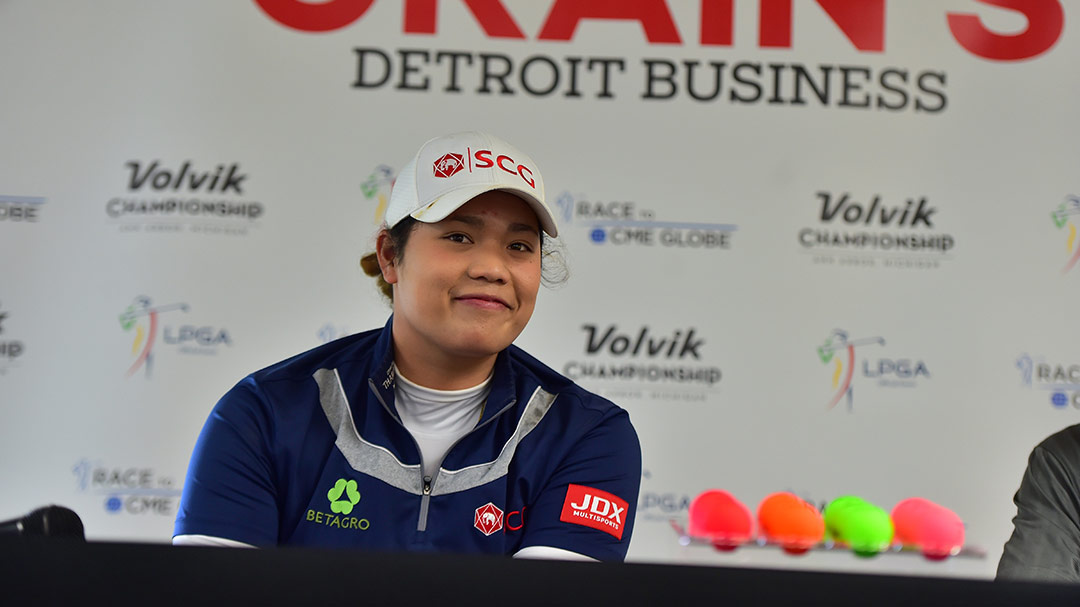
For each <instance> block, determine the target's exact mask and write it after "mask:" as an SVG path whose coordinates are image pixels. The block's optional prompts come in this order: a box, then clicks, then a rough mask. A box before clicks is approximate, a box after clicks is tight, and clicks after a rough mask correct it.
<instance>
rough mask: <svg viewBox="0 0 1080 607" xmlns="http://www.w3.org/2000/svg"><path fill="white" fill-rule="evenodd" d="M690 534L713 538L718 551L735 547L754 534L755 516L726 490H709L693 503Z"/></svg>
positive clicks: (691, 503)
mask: <svg viewBox="0 0 1080 607" xmlns="http://www.w3.org/2000/svg"><path fill="white" fill-rule="evenodd" d="M690 535H691V536H694V537H700V538H705V539H708V540H710V541H712V544H713V546H714V547H716V548H717V549H718V550H734V549H736V548H738V547H739V546H740V545H741V544H744V543H746V542H747V541H749V540H750V539H751V538H752V537H753V536H754V518H753V516H752V515H751V514H750V509H749V508H747V507H746V506H745V505H744V504H743V503H742V502H740V501H739V500H737V499H735V497H734V496H732V495H731V494H730V493H728V492H727V491H721V490H719V489H710V490H708V491H704V492H702V493H701V494H700V495H698V496H697V497H695V498H694V501H692V502H690Z"/></svg>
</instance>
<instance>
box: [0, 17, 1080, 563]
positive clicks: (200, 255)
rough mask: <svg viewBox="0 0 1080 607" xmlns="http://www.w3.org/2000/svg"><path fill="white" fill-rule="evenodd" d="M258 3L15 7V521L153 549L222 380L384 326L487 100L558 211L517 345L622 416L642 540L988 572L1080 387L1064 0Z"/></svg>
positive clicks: (5, 240)
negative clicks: (961, 556)
mask: <svg viewBox="0 0 1080 607" xmlns="http://www.w3.org/2000/svg"><path fill="white" fill-rule="evenodd" d="M262 5H263V6H264V7H265V8H262V7H260V6H259V5H258V4H256V3H255V2H250V1H246V0H233V1H230V2H218V1H212V0H199V1H195V0H190V1H187V2H137V1H131V0H109V1H105V0H102V1H100V2H94V3H83V2H31V1H29V0H0V77H2V82H3V92H2V93H0V140H2V141H3V143H4V145H2V146H0V259H2V260H3V262H2V264H0V416H2V417H0V420H2V423H3V428H4V430H3V440H2V441H0V462H2V463H0V466H2V476H0V478H2V480H3V491H0V514H2V515H4V516H0V518H10V517H14V516H17V515H19V514H22V513H24V512H26V511H29V510H30V509H32V508H34V507H36V506H39V505H42V504H46V503H60V504H65V505H68V506H70V507H72V508H74V509H75V510H76V511H77V512H78V513H79V514H80V515H81V516H82V517H83V519H84V521H85V523H86V527H87V533H88V536H89V537H90V538H92V539H117V540H138V541H148V542H166V541H168V539H169V536H170V534H171V529H172V520H173V516H174V515H175V507H176V502H177V499H178V495H179V491H180V489H181V485H182V482H183V476H184V471H185V469H186V465H187V459H188V456H189V454H190V450H191V448H192V445H193V443H194V440H195V437H196V436H197V433H198V431H199V428H200V427H201V425H202V423H203V420H204V419H205V417H206V415H207V413H208V412H209V410H210V407H211V406H212V405H213V403H214V402H215V401H216V400H217V398H218V397H219V396H220V395H221V394H223V393H224V392H225V391H226V390H227V389H228V388H229V387H230V386H231V385H232V384H233V383H235V382H236V381H237V380H238V379H240V378H241V377H242V376H244V375H245V374H247V373H248V372H250V371H252V370H255V369H257V368H261V367H263V366H265V365H268V364H270V363H272V362H275V361H277V360H279V359H282V358H284V357H286V356H289V355H291V354H294V353H296V352H299V351H302V350H305V349H308V348H310V347H313V346H315V345H317V344H319V343H320V342H322V341H325V340H327V339H331V338H334V337H337V336H341V335H345V334H347V333H351V332H355V331H360V330H364V329H368V328H372V327H376V326H381V324H382V323H383V322H384V321H385V318H386V316H387V315H388V314H389V308H388V307H387V306H386V305H385V304H384V303H383V302H382V301H381V300H380V298H379V296H378V295H377V293H376V290H375V287H374V284H373V282H372V281H371V280H370V279H369V278H367V277H365V276H363V274H362V272H361V271H360V270H359V267H358V260H359V258H360V257H361V256H362V255H363V254H364V253H365V252H366V251H368V250H369V249H370V245H371V237H372V235H373V233H374V230H375V226H376V218H377V216H378V215H377V214H378V212H379V208H378V207H379V201H380V200H381V199H384V198H385V196H386V195H387V194H388V191H389V186H388V183H389V179H391V178H392V176H393V174H394V173H395V171H396V170H397V169H398V168H400V167H401V166H402V165H403V164H404V163H405V162H406V161H407V160H408V158H409V157H410V156H411V154H412V153H413V152H414V151H415V149H416V148H417V147H418V146H419V145H420V144H421V143H422V142H423V141H424V140H426V139H428V138H430V137H432V136H435V135H438V134H442V133H447V132H452V131H456V130H463V129H470V128H480V129H484V130H488V131H491V132H493V133H496V134H498V135H499V136H501V137H503V138H505V139H507V140H509V141H511V142H513V143H515V144H516V145H518V146H519V147H521V148H522V149H525V150H527V151H528V152H529V153H530V155H532V156H533V158H534V159H535V160H536V161H537V163H538V164H539V165H540V166H541V167H542V168H543V171H544V177H545V181H546V183H547V184H548V190H549V193H550V195H551V196H552V199H553V200H556V201H557V207H558V209H559V210H560V212H561V213H563V217H562V223H563V228H562V231H563V233H564V236H563V238H562V240H563V241H564V243H565V246H566V247H567V250H568V258H569V264H570V268H571V273H572V277H571V279H570V280H569V282H568V283H567V284H566V285H565V286H563V287H562V288H558V289H554V290H551V291H546V290H545V291H544V292H543V293H542V295H541V300H540V304H539V305H538V308H537V312H536V315H535V316H534V318H533V321H532V323H531V324H530V325H529V328H528V329H527V330H526V332H525V333H524V334H523V335H522V336H521V338H520V339H519V340H518V344H519V345H521V346H523V347H525V348H526V349H528V350H529V351H530V352H532V353H533V354H535V355H537V356H538V357H539V358H541V359H542V360H544V361H546V362H548V364H550V365H551V366H553V367H554V368H556V369H558V370H560V371H562V372H564V373H566V374H568V375H570V376H571V377H574V378H575V379H577V380H578V381H579V382H580V383H581V384H582V385H584V386H585V387H587V388H589V389H592V390H595V391H597V392H599V393H601V394H605V395H607V396H609V397H610V398H612V399H613V400H615V401H616V402H618V403H619V404H620V405H622V406H623V407H625V408H626V409H628V410H629V411H630V413H631V418H632V420H633V422H634V424H635V426H636V428H637V430H638V433H639V435H640V437H641V441H642V447H643V452H644V462H645V469H646V471H645V475H644V478H643V479H642V493H641V496H640V499H639V512H638V523H637V527H636V530H635V536H634V541H633V544H632V545H631V549H630V558H631V559H634V560H639V561H668V562H671V561H676V562H702V563H706V562H707V563H716V564H729V565H731V564H738V565H750V566H770V567H772V566H776V567H793V568H813V569H828V570H862V571H885V572H906V573H916V574H928V575H960V576H976V577H988V576H992V575H993V571H994V568H995V567H996V563H997V557H998V556H999V554H1000V550H1001V546H1002V544H1003V542H1004V541H1005V540H1006V539H1007V537H1008V535H1009V533H1010V531H1011V523H1010V518H1011V517H1012V515H1013V514H1014V512H1015V508H1014V506H1013V505H1012V503H1011V497H1012V493H1013V492H1014V491H1015V489H1016V487H1017V486H1018V484H1019V481H1020V476H1021V474H1022V472H1023V469H1024V466H1025V463H1026V457H1027V454H1028V453H1029V451H1030V450H1031V448H1032V447H1033V446H1034V445H1035V444H1036V443H1037V442H1038V441H1039V440H1041V439H1042V438H1043V437H1045V436H1046V435H1048V434H1050V433H1052V432H1054V431H1056V430H1057V429H1059V428H1062V427H1064V426H1066V425H1070V424H1072V423H1075V422H1076V421H1077V418H1078V416H1077V408H1078V407H1080V396H1077V395H1078V394H1080V356H1078V355H1077V351H1076V348H1075V344H1076V343H1077V338H1078V337H1080V333H1078V331H1077V328H1076V327H1077V325H1076V323H1075V322H1072V321H1071V318H1072V316H1071V315H1070V314H1068V312H1067V311H1068V310H1070V309H1072V308H1073V306H1075V302H1076V295H1077V293H1078V290H1080V286H1078V281H1080V269H1074V268H1069V269H1066V268H1067V267H1069V263H1070V260H1072V259H1073V257H1074V255H1076V253H1077V251H1078V250H1080V242H1078V241H1077V238H1076V227H1075V226H1076V225H1077V223H1080V217H1078V216H1077V215H1076V213H1077V212H1080V203H1078V202H1076V200H1077V199H1076V198H1075V196H1076V195H1077V194H1080V182H1078V181H1077V172H1076V167H1077V165H1078V162H1080V149H1078V148H1077V146H1076V135H1077V126H1078V121H1077V117H1076V116H1077V114H1076V110H1075V108H1076V99H1077V98H1080V81H1078V79H1077V76H1076V74H1077V66H1078V59H1080V46H1078V45H1080V42H1078V40H1077V30H1076V27H1075V24H1074V20H1075V19H1077V18H1080V3H1077V2H1076V1H1075V0H1041V1H1033V0H1029V1H1026V2H1015V1H1011V0H996V1H994V2H991V1H990V0H985V1H979V0H907V1H903V2H901V1H898V0H890V1H888V2H886V1H885V0H880V1H879V0H862V1H856V0H847V1H844V0H831V1H830V0H820V1H817V2H815V1H811V0H797V1H794V2H785V1H777V0H762V1H761V2H756V1H753V0H735V1H734V2H730V3H729V2H727V1H726V0H705V1H703V2H696V1H690V0H668V1H667V2H664V1H663V0H654V1H646V0H635V1H629V0H624V1H623V2H618V3H608V2H601V1H587V0H578V1H576V2H575V1H569V0H559V1H553V0H545V1H542V2H537V1H534V0H528V1H526V0H501V2H496V1H495V0H488V1H486V2H481V1H478V0H474V1H472V2H460V1H457V0H443V1H441V2H436V1H435V0H429V1H422V0H408V1H403V2H397V1H393V0H377V1H374V2H370V3H369V2H346V1H345V0H333V1H330V2H318V3H317V2H311V3H304V2H299V1H298V0H278V1H276V2H274V1H272V0H266V1H265V2H263V3H262ZM368 5H369V6H368ZM609 5H610V6H609ZM789 5H790V6H792V10H791V13H790V37H789V39H787V40H785V38H787V34H786V32H787V31H788V28H787V27H785V8H786V6H789ZM364 6H367V9H366V10H363V8H364ZM729 6H730V7H732V8H733V12H732V13H731V15H730V16H731V19H730V20H728V16H729V14H728V13H727V8H728V7H729ZM350 7H351V8H350ZM436 7H437V10H436ZM605 7H606V8H605ZM879 7H883V9H884V10H883V12H880V13H878V12H875V9H876V8H879ZM350 10H351V11H352V13H353V14H352V17H357V18H355V19H350V18H349V17H350V15H349V14H348V13H349V11H350ZM312 11H315V15H316V17H315V19H316V22H318V21H319V18H320V17H319V15H320V14H324V13H322V12H320V11H327V12H326V13H325V14H327V15H329V17H328V18H327V19H328V20H327V21H324V22H322V25H323V27H324V29H325V30H326V31H321V32H315V31H305V30H304V28H305V27H311V25H310V23H309V24H307V25H305V22H304V21H303V19H304V18H305V16H307V15H310V14H312ZM605 11H606V12H605ZM612 11H623V13H621V14H620V13H618V12H612ZM478 15H479V17H478ZM575 15H576V16H575ZM668 15H670V19H668ZM950 15H952V17H950ZM335 16H339V17H340V19H339V20H338V21H336V22H335V21H334V20H333V18H334V17H335ZM605 16H606V17H609V18H603V19H601V18H594V17H605ZM619 16H622V17H636V18H634V19H617V18H611V17H619ZM965 16H966V17H965ZM972 16H974V17H972ZM577 17H581V19H580V22H578V19H577ZM950 19H951V20H952V23H953V26H954V27H950ZM728 23H730V34H731V35H730V36H727V35H726V32H727V31H728ZM575 25H576V27H575ZM965 27H966V28H967V29H964V28H965ZM518 32H519V33H520V37H508V35H511V34H513V35H517V33H518ZM1010 36H1011V37H1012V38H1010ZM559 38H564V39H559ZM565 38H569V39H565ZM676 39H677V40H678V41H677V42H676V41H675V40H676ZM703 40H704V42H703ZM440 53H442V54H441V55H440ZM449 53H453V54H449ZM988 56H989V57H988ZM451 68H453V70H452V69H451ZM485 70H486V72H487V77H486V78H485ZM503 72H506V74H507V75H506V76H505V78H503V79H502V80H500V78H499V77H498V75H499V74H502V73H503ZM688 76H692V78H693V85H692V88H691V86H690V83H688ZM556 78H557V81H556ZM530 91H531V92H530ZM548 91H550V92H548ZM691 92H693V94H691ZM695 95H696V97H695ZM875 201H876V202H875ZM639 340H640V342H641V344H642V346H641V347H640V348H639V347H636V346H635V344H637V343H638V341H639ZM650 340H651V341H652V344H653V346H654V347H653V351H655V352H656V353H655V354H654V355H652V356H650V355H649V353H648V352H649V347H648V344H649V343H650ZM661 340H664V341H663V344H664V347H663V348H659V344H660V343H661ZM673 342H674V346H672V343H673ZM849 343H851V344H859V345H856V346H855V347H854V348H853V350H852V351H851V352H849V351H848V349H847V348H846V347H845V346H846V344H849ZM658 349H659V351H657V350H658ZM849 356H850V358H849ZM834 400H835V401H836V403H835V405H834V406H831V407H830V404H831V403H832V402H833V401H834ZM714 487H715V488H723V489H727V490H729V491H731V492H732V493H733V494H735V495H736V496H737V497H738V498H740V499H741V500H743V501H744V502H746V503H747V504H748V505H749V506H750V507H751V508H752V509H753V508H756V505H757V503H758V502H759V501H760V500H761V499H762V498H763V497H764V496H766V495H767V494H769V493H771V492H773V491H779V490H792V491H795V492H796V493H799V494H800V495H802V496H804V497H805V498H807V499H810V500H812V501H814V502H818V503H820V502H824V501H827V500H830V499H832V498H835V497H838V496H840V495H845V494H856V495H860V496H862V497H864V498H866V499H868V500H870V501H872V502H875V503H877V504H879V505H881V506H882V507H884V508H886V509H891V508H892V506H893V505H894V504H895V503H896V502H898V501H899V500H901V499H903V498H905V497H910V496H916V495H917V496H922V497H926V498H928V499H931V500H934V501H937V502H938V503H941V504H943V505H945V506H947V507H949V508H951V509H953V510H954V511H956V512H957V513H958V514H959V515H960V516H961V517H962V518H963V519H964V520H965V522H966V524H967V536H968V541H969V543H971V544H974V545H977V546H980V547H983V548H985V549H986V550H987V551H988V553H989V557H988V558H987V559H986V560H982V561H979V560H957V559H953V560H951V561H949V562H945V563H929V562H925V561H923V560H921V559H920V558H918V557H910V556H906V555H905V556H899V555H892V556H886V557H881V558H877V559H872V560H859V559H856V558H855V557H853V556H851V555H848V554H811V555H808V556H805V557H802V558H793V557H788V556H786V555H783V554H780V553H778V552H771V551H766V550H741V551H737V552H735V553H732V554H723V555H722V554H717V553H713V552H712V551H710V550H707V549H705V548H699V547H689V548H683V547H680V546H679V545H678V544H677V543H676V541H675V539H676V538H675V535H674V533H673V532H672V531H671V529H670V527H669V525H668V522H667V521H668V519H670V518H676V519H678V518H680V517H681V518H685V516H686V504H687V502H688V501H689V499H690V498H691V497H692V496H694V495H696V494H697V493H698V492H700V491H702V490H704V489H706V488H714ZM5 513H6V514H5Z"/></svg>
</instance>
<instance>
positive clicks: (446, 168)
mask: <svg viewBox="0 0 1080 607" xmlns="http://www.w3.org/2000/svg"><path fill="white" fill-rule="evenodd" d="M463 168H465V158H463V157H462V156H461V154H446V155H445V156H443V157H442V158H440V159H438V160H436V161H435V176H436V177H442V178H443V179H445V178H447V177H450V176H451V175H453V174H454V173H457V172H458V171H460V170H461V169H463ZM500 514H501V513H500Z"/></svg>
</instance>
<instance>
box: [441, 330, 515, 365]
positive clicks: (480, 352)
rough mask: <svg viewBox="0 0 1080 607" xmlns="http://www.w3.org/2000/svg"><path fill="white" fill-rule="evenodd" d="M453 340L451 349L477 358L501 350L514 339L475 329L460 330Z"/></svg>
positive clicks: (462, 354)
mask: <svg viewBox="0 0 1080 607" xmlns="http://www.w3.org/2000/svg"><path fill="white" fill-rule="evenodd" d="M514 337H516V335H515V336H514ZM454 341H455V342H456V343H455V344H454V347H453V350H454V351H455V352H457V353H458V354H459V355H461V356H468V357H476V358H479V357H484V356H491V355H492V354H498V353H499V352H502V351H503V350H505V349H506V347H507V346H509V345H510V344H511V343H513V341H514V340H513V338H509V337H508V336H504V337H496V336H494V335H492V334H491V332H490V331H483V330H477V331H462V332H461V333H459V334H458V335H457V337H456V339H455V340H454Z"/></svg>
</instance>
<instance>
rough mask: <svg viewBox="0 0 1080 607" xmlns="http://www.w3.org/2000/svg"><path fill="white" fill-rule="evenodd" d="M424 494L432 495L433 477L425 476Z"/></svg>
mask: <svg viewBox="0 0 1080 607" xmlns="http://www.w3.org/2000/svg"><path fill="white" fill-rule="evenodd" d="M424 495H431V477H430V476H425V477H424Z"/></svg>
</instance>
